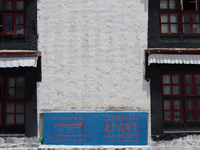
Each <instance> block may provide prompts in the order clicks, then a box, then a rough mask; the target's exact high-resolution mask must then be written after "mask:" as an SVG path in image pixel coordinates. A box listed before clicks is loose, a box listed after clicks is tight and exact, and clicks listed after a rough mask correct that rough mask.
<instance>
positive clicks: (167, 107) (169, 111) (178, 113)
mask: <svg viewBox="0 0 200 150" xmlns="http://www.w3.org/2000/svg"><path fill="white" fill-rule="evenodd" d="M163 104H164V105H163V110H164V121H165V122H171V121H173V122H182V121H183V107H182V100H181V99H164V100H163Z"/></svg>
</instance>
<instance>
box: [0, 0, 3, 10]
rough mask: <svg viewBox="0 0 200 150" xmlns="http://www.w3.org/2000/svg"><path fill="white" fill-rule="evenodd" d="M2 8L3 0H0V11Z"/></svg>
mask: <svg viewBox="0 0 200 150" xmlns="http://www.w3.org/2000/svg"><path fill="white" fill-rule="evenodd" d="M2 10H3V1H2V0H0V11H2Z"/></svg>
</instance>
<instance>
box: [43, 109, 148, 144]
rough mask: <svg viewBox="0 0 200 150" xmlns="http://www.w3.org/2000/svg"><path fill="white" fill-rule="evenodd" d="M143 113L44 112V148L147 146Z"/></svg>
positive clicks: (145, 120)
mask: <svg viewBox="0 0 200 150" xmlns="http://www.w3.org/2000/svg"><path fill="white" fill-rule="evenodd" d="M147 128H148V126H147V112H91V113H88V112H86V113H75V112H72V113H44V144H47V145H147V134H148V133H147Z"/></svg>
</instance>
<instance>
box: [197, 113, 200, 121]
mask: <svg viewBox="0 0 200 150" xmlns="http://www.w3.org/2000/svg"><path fill="white" fill-rule="evenodd" d="M197 120H198V121H199V120H200V111H198V112H197Z"/></svg>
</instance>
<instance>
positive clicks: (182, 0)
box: [160, 0, 200, 34]
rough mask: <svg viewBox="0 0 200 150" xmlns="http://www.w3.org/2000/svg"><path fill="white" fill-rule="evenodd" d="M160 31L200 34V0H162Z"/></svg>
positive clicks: (164, 32)
mask: <svg viewBox="0 0 200 150" xmlns="http://www.w3.org/2000/svg"><path fill="white" fill-rule="evenodd" d="M179 16H181V17H179ZM160 33H161V34H180V33H181V34H200V4H199V0H160Z"/></svg>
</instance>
